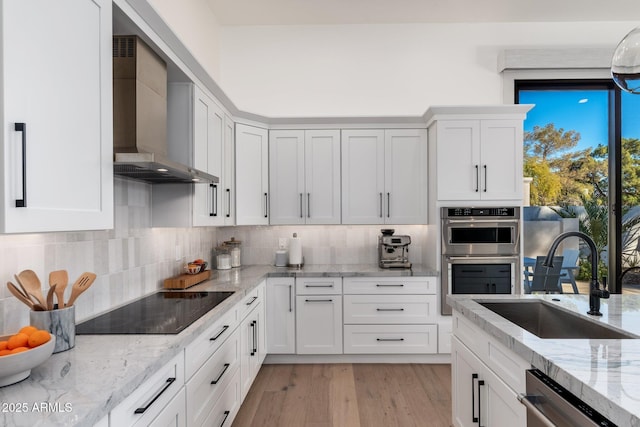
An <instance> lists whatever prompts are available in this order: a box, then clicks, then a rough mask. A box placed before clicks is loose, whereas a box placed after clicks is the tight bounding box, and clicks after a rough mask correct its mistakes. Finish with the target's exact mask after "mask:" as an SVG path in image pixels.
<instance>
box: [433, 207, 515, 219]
mask: <svg viewBox="0 0 640 427" xmlns="http://www.w3.org/2000/svg"><path fill="white" fill-rule="evenodd" d="M443 210H444V211H445V212H444V215H443V216H444V217H447V218H468V217H488V216H492V217H507V218H517V217H518V216H519V215H518V214H517V212H518V209H517V208H513V207H510V208H505V207H502V208H444V209H443Z"/></svg>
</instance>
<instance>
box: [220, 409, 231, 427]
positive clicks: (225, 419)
mask: <svg viewBox="0 0 640 427" xmlns="http://www.w3.org/2000/svg"><path fill="white" fill-rule="evenodd" d="M230 413H231V411H224V418H223V419H222V422H221V423H220V427H222V426H223V425H224V423H226V422H227V418H229V414H230Z"/></svg>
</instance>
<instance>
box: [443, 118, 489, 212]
mask: <svg viewBox="0 0 640 427" xmlns="http://www.w3.org/2000/svg"><path fill="white" fill-rule="evenodd" d="M436 138H437V141H436V153H437V154H436V159H437V162H436V168H437V172H436V174H437V177H438V178H437V179H438V182H437V188H438V190H437V192H438V200H477V199H479V198H480V185H481V183H480V121H479V120H441V121H439V122H438V123H437V129H436Z"/></svg>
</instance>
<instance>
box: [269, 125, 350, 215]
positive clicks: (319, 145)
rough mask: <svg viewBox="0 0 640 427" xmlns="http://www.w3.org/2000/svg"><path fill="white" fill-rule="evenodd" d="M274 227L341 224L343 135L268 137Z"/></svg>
mask: <svg viewBox="0 0 640 427" xmlns="http://www.w3.org/2000/svg"><path fill="white" fill-rule="evenodd" d="M269 166H270V180H269V185H270V191H271V195H270V204H271V212H270V216H271V218H270V219H271V220H270V223H271V224H339V223H340V131H339V130H274V131H270V133H269Z"/></svg>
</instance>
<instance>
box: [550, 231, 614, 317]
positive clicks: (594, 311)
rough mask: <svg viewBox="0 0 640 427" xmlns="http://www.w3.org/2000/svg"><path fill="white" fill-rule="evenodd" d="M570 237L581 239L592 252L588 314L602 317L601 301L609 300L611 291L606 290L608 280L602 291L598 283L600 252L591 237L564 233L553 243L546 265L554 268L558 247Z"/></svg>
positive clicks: (580, 233)
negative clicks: (602, 299) (554, 257)
mask: <svg viewBox="0 0 640 427" xmlns="http://www.w3.org/2000/svg"><path fill="white" fill-rule="evenodd" d="M568 237H579V238H581V239H582V240H584V242H585V243H586V244H587V245H588V246H589V250H590V251H591V282H590V288H589V311H587V314H590V315H592V316H602V313H600V299H601V298H605V299H607V298H609V291H607V289H606V286H607V285H606V280H603V289H600V283H598V250H597V249H596V244H595V242H594V241H593V239H592V238H591V237H589V236H588V235H586V234H584V233H582V232H580V231H568V232H566V233H562V234H561V235H559V236H558V237H556V239H555V240H554V241H553V243H551V247H550V248H549V252H548V253H547V257H546V260H545V262H544V265H545V266H548V267H553V256H554V255H555V253H556V250H557V249H558V245H559V244H560V243H561V242H562V241H563V240H564V239H566V238H568Z"/></svg>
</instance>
